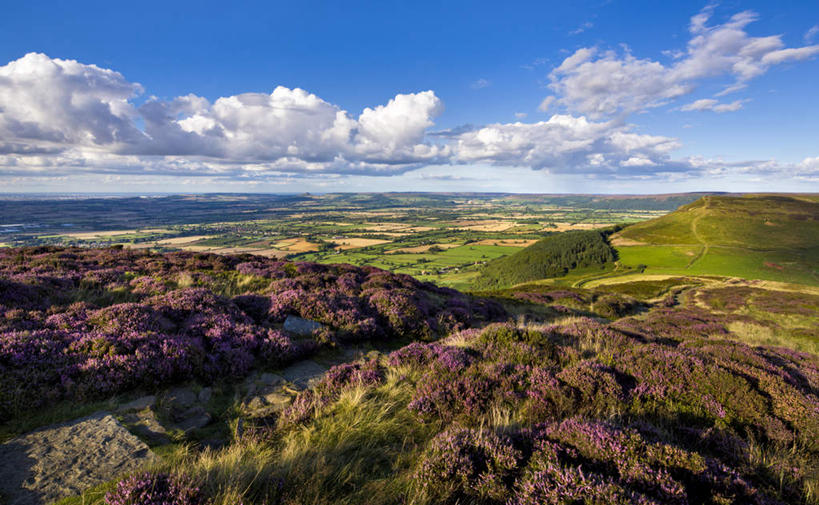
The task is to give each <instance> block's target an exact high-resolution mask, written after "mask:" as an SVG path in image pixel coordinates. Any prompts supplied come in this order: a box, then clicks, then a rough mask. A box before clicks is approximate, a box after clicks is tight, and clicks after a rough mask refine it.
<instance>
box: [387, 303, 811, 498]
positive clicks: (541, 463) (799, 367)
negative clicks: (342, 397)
mask: <svg viewBox="0 0 819 505" xmlns="http://www.w3.org/2000/svg"><path fill="white" fill-rule="evenodd" d="M656 310H658V311H665V309H656ZM679 312H681V313H680V314H672V316H671V318H670V319H671V324H668V325H662V324H660V321H659V320H657V319H656V317H655V318H652V315H651V314H649V315H648V317H647V318H646V319H645V320H638V319H634V320H632V321H628V322H627V323H628V324H627V325H624V324H622V323H623V320H621V321H619V322H617V323H611V324H603V323H600V322H598V321H595V320H592V319H585V318H575V319H572V320H569V321H567V322H565V323H561V324H557V325H552V326H544V327H539V328H537V329H533V328H526V327H522V328H518V327H515V326H513V325H510V324H497V325H490V326H488V327H486V328H485V329H484V330H482V331H480V332H474V331H471V332H470V333H469V334H468V335H464V336H462V337H459V338H455V337H453V339H454V340H453V342H458V344H459V345H461V346H465V347H449V346H446V345H444V344H443V343H433V344H420V343H413V344H410V345H408V346H406V347H404V348H402V349H399V350H397V351H394V352H393V353H392V354H391V355H390V357H389V360H388V363H389V366H393V367H410V368H412V369H413V373H411V374H408V375H407V376H408V378H409V379H408V380H411V381H413V383H414V394H413V395H412V397H411V399H410V401H409V402H408V405H407V407H408V409H409V410H410V411H412V412H413V413H415V414H416V416H417V419H418V420H419V421H421V422H422V423H424V424H426V425H427V426H436V425H439V426H442V427H443V429H444V432H443V433H441V434H439V435H438V436H437V437H436V438H435V439H434V443H433V442H431V443H430V445H429V446H428V449H427V451H426V452H425V453H424V455H423V456H422V459H421V462H420V463H419V464H418V467H417V468H416V472H417V475H424V476H425V477H424V478H425V480H424V482H426V484H424V486H425V489H427V488H428V489H429V490H428V491H427V492H428V493H430V498H429V499H428V500H427V502H429V503H439V502H444V503H455V502H461V503H465V502H468V503H507V504H510V505H511V504H535V503H538V504H539V503H600V504H603V503H623V504H626V503H646V504H647V503H657V504H659V503H663V504H665V503H672V504H673V503H678V504H682V503H714V504H716V503H760V504H762V503H779V501H777V500H781V501H784V502H787V503H802V502H803V500H804V499H805V497H806V496H810V493H811V491H810V489H811V486H815V477H811V475H814V476H815V475H817V473H816V472H819V466H817V461H819V444H817V440H819V394H817V393H818V392H819V388H817V385H819V360H817V358H816V357H815V356H813V355H809V354H805V353H799V352H795V351H790V350H786V349H774V348H766V347H757V348H752V347H749V346H747V345H744V344H742V343H739V342H734V341H730V340H726V339H724V338H719V339H714V338H710V335H714V333H713V332H712V331H711V330H712V329H713V327H711V326H710V325H712V324H714V325H718V324H719V323H717V322H716V321H715V320H712V319H706V318H700V317H699V316H700V314H699V313H697V312H696V311H695V313H694V314H692V311H691V310H690V309H686V308H682V309H679ZM641 321H647V322H648V324H646V325H645V326H642V327H640V326H638V324H639V323H640V322H641ZM687 322H692V323H693V324H684V323H687ZM700 325H702V326H700ZM623 326H629V327H634V328H635V329H636V330H639V331H622V330H621V329H620V328H622V327H623ZM720 326H721V325H720ZM663 332H665V333H663ZM451 350H457V352H458V353H459V355H461V356H468V358H467V359H466V360H463V361H462V362H460V364H459V366H453V367H446V366H442V364H441V361H440V357H441V356H445V355H446V353H447V352H453V351H451ZM533 357H534V358H533ZM502 412H509V416H510V417H509V419H510V420H509V421H503V422H504V423H506V424H504V426H507V427H508V426H509V423H511V426H516V425H520V426H522V429H521V430H519V432H518V433H517V434H515V433H512V434H511V435H510V438H509V439H503V440H505V442H504V444H505V445H506V446H508V447H509V448H510V450H514V451H517V452H516V454H518V455H519V456H517V457H516V458H517V459H516V461H517V463H516V466H515V467H514V468H506V467H504V468H503V471H502V472H495V473H492V472H489V471H488V470H484V469H483V468H485V467H483V466H481V465H483V464H484V463H481V462H482V461H484V459H486V456H485V455H484V452H481V451H483V449H481V448H480V447H477V446H475V443H473V442H471V440H472V438H475V437H477V435H474V433H482V432H483V431H485V430H486V428H485V427H486V426H493V423H497V422H498V421H497V419H498V418H497V417H496V416H497V413H502ZM578 415H582V416H584V417H583V418H578V417H576V416H578ZM611 419H620V421H618V422H615V421H612V420H611ZM539 423H540V424H539ZM544 423H545V424H544ZM465 427H466V428H465ZM507 429H508V428H507ZM464 430H466V432H468V433H473V435H469V436H467V435H464V434H462V433H464ZM507 432H508V431H507ZM454 434H459V435H457V436H455V435H454ZM470 437H472V438H470ZM442 440H448V442H447V444H449V445H447V444H445V443H444V442H442ZM466 441H469V443H467V442H466ZM447 451H449V454H447ZM473 453H474V454H473ZM760 453H764V454H766V456H765V458H766V459H765V460H762V461H760V459H758V456H756V455H757V454H760ZM464 454H468V455H469V456H464ZM455 462H459V463H457V464H456V463H455ZM475 468H477V470H476V469H475ZM487 468H488V467H487ZM487 472H489V473H488V474H487ZM433 475H438V476H439V478H438V479H437V480H436V479H435V478H433ZM811 479H814V480H811ZM484 483H491V485H489V484H487V486H488V487H486V489H491V490H492V492H491V493H488V492H487V493H483V494H481V493H482V492H483V491H481V490H482V489H484V488H483V487H481V486H483V485H484ZM499 483H501V484H499ZM807 502H808V503H812V502H811V501H810V499H808V500H807Z"/></svg>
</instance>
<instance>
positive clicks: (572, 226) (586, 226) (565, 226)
mask: <svg viewBox="0 0 819 505" xmlns="http://www.w3.org/2000/svg"><path fill="white" fill-rule="evenodd" d="M554 224H555V226H556V228H544V230H545V231H569V230H595V229H597V228H606V227H607V226H611V225H613V224H614V223H554Z"/></svg>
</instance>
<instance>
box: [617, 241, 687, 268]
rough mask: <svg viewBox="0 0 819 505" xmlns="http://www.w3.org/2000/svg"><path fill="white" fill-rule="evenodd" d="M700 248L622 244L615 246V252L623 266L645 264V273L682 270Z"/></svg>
mask: <svg viewBox="0 0 819 505" xmlns="http://www.w3.org/2000/svg"><path fill="white" fill-rule="evenodd" d="M700 249H701V247H698V246H669V245H664V246H627V247H626V246H622V247H617V254H618V256H619V261H620V263H622V264H623V265H625V266H629V267H637V266H638V265H646V269H645V273H647V274H648V273H665V272H667V271H670V270H675V271H680V272H682V271H684V270H685V267H686V266H687V265H688V263H689V262H690V261H691V259H692V258H693V257H694V256H695V255H696V254H697V253H698V252H699V251H700Z"/></svg>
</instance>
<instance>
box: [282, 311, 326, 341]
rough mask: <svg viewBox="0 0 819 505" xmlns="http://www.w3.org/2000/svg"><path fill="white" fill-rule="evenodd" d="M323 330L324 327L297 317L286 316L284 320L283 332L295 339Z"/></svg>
mask: <svg viewBox="0 0 819 505" xmlns="http://www.w3.org/2000/svg"><path fill="white" fill-rule="evenodd" d="M322 328H324V325H323V324H321V323H319V322H316V321H311V320H310V319H304V318H301V317H298V316H287V319H285V320H284V331H286V332H288V333H290V334H292V335H295V336H297V337H309V336H310V335H312V334H313V332H314V331H317V330H320V329H322Z"/></svg>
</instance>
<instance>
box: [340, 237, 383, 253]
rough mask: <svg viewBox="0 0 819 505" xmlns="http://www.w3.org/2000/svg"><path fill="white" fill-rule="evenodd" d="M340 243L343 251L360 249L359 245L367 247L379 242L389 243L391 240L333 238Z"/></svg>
mask: <svg viewBox="0 0 819 505" xmlns="http://www.w3.org/2000/svg"><path fill="white" fill-rule="evenodd" d="M333 242H335V243H336V244H338V248H339V249H341V250H342V251H346V250H347V249H358V248H359V247H367V246H371V245H378V244H389V243H390V242H391V241H390V240H380V239H375V238H342V239H335V240H333Z"/></svg>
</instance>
